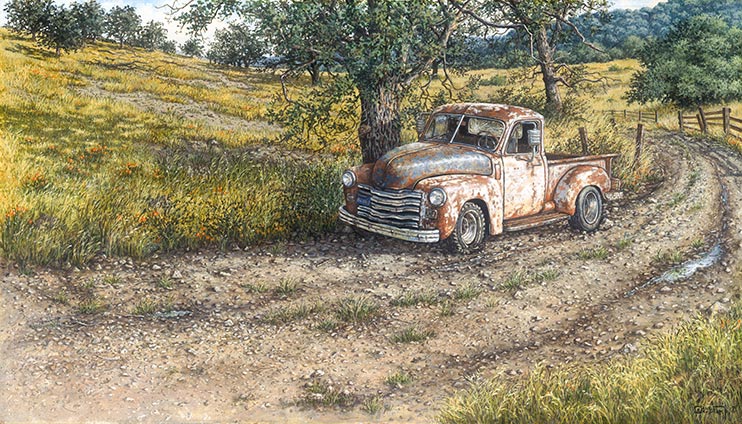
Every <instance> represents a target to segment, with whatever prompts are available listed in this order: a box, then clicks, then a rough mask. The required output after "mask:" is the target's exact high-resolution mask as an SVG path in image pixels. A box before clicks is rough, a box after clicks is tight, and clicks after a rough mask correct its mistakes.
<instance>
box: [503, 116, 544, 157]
mask: <svg viewBox="0 0 742 424" xmlns="http://www.w3.org/2000/svg"><path fill="white" fill-rule="evenodd" d="M535 129H538V123H537V122H518V123H517V124H515V126H514V127H513V132H511V133H510V138H509V139H508V144H507V147H506V150H505V152H506V153H508V154H521V153H531V148H530V147H529V146H528V131H530V130H535ZM536 153H539V151H538V150H536Z"/></svg>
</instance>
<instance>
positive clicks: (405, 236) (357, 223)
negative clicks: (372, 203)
mask: <svg viewBox="0 0 742 424" xmlns="http://www.w3.org/2000/svg"><path fill="white" fill-rule="evenodd" d="M338 217H339V218H340V220H341V221H343V222H344V223H346V224H349V225H352V226H354V227H358V228H360V229H362V230H366V231H370V232H372V233H376V234H381V235H384V236H389V237H394V238H398V239H401V240H407V241H416V242H421V243H437V242H438V241H439V240H440V238H441V236H440V231H438V230H413V229H410V228H397V227H392V226H391V225H386V224H379V223H378V222H372V221H369V220H368V219H366V218H361V217H359V216H356V215H353V214H351V213H350V212H348V211H347V210H345V206H341V207H340V210H339V215H338Z"/></svg>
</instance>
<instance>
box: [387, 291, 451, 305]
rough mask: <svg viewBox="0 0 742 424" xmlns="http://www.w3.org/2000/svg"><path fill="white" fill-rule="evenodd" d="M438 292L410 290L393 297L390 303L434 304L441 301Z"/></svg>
mask: <svg viewBox="0 0 742 424" xmlns="http://www.w3.org/2000/svg"><path fill="white" fill-rule="evenodd" d="M439 301H440V300H439V298H438V293H435V292H433V291H415V292H412V291H408V292H405V293H404V294H402V295H401V296H399V297H397V298H395V299H392V301H391V302H390V304H391V305H392V306H417V305H425V306H433V305H436V304H438V302H439Z"/></svg>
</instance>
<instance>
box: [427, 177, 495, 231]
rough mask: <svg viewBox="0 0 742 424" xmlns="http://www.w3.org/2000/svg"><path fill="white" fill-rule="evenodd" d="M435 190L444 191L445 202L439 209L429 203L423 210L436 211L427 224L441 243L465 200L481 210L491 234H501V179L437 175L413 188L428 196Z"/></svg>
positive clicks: (451, 228)
mask: <svg viewBox="0 0 742 424" xmlns="http://www.w3.org/2000/svg"><path fill="white" fill-rule="evenodd" d="M436 187H439V188H442V189H443V190H444V191H445V192H446V195H447V200H446V203H444V204H443V206H441V207H440V208H433V206H431V205H430V204H429V203H428V204H427V205H426V207H428V208H430V209H435V210H437V217H436V218H435V219H434V220H431V221H429V222H428V223H429V224H432V225H433V226H435V227H436V228H437V229H438V230H439V231H440V238H441V240H443V239H446V238H448V237H449V236H450V235H451V233H452V232H453V230H454V228H455V227H456V220H457V219H458V217H459V211H461V207H462V206H464V203H466V202H469V201H475V202H477V203H479V204H480V206H482V207H483V209H484V212H485V213H486V214H487V218H488V223H489V225H488V226H489V232H490V234H491V235H495V234H500V233H502V183H501V180H498V179H496V178H493V177H491V176H485V175H454V176H439V177H432V178H426V179H424V180H422V181H420V182H419V183H418V184H417V185H416V186H415V189H417V190H422V191H424V192H425V193H429V192H430V190H432V189H434V188H436ZM426 199H427V196H426ZM426 202H427V200H426Z"/></svg>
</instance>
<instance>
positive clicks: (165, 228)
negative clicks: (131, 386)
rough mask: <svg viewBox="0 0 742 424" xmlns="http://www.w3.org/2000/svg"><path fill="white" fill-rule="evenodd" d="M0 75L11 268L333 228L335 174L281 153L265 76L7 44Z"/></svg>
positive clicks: (0, 37) (101, 49)
mask: <svg viewBox="0 0 742 424" xmlns="http://www.w3.org/2000/svg"><path fill="white" fill-rule="evenodd" d="M0 70H1V72H2V74H1V75H0V76H1V78H0V120H1V121H0V122H1V123H2V127H3V134H2V139H1V140H0V142H1V143H2V149H3V151H4V152H6V154H4V155H3V156H2V159H0V160H2V164H0V168H2V175H1V176H0V178H2V180H1V181H2V183H3V184H2V190H3V191H2V198H0V210H2V211H3V214H5V219H4V220H3V233H2V236H1V237H0V248H1V249H2V251H3V252H4V254H5V256H6V257H8V258H11V259H13V260H16V261H18V262H20V263H39V264H77V265H80V264H84V263H85V262H87V261H88V260H89V259H90V258H92V257H93V256H94V255H95V254H97V253H99V252H101V253H105V254H108V255H112V254H113V255H117V254H120V255H127V256H134V257H143V256H146V255H148V254H151V253H152V252H154V251H156V250H169V249H173V248H195V247H199V246H204V245H210V244H218V245H221V246H224V247H227V246H230V247H231V246H232V245H234V244H237V245H242V246H244V245H245V244H246V243H250V242H252V241H256V240H264V239H270V238H274V237H281V236H285V235H288V234H299V235H302V236H306V235H312V234H316V233H317V232H318V231H322V230H324V229H326V228H327V227H328V226H331V225H334V217H333V215H332V212H334V208H335V205H336V204H337V203H339V197H338V194H337V190H336V183H335V180H336V174H337V173H338V172H339V171H338V166H339V165H335V164H331V165H323V164H322V163H320V162H319V161H318V159H316V158H314V159H312V160H295V159H296V158H295V157H294V159H293V160H292V157H293V156H292V155H291V154H289V155H288V156H287V155H286V154H285V153H280V154H278V153H277V150H276V148H275V147H274V146H273V144H272V143H273V142H274V141H275V140H276V139H277V136H278V134H279V133H280V129H279V128H277V127H275V126H273V125H270V124H269V123H267V122H266V117H265V114H266V108H267V104H268V102H269V101H270V98H271V97H272V96H273V95H274V93H275V89H276V87H277V82H276V77H274V76H273V75H271V74H260V73H250V72H245V71H239V70H232V69H223V68H218V67H214V66H210V65H208V64H207V63H205V62H203V61H200V60H193V59H186V58H182V57H178V56H171V55H165V54H162V53H158V52H146V51H144V50H140V49H119V48H117V47H116V46H114V45H109V44H105V43H102V44H97V45H95V46H91V47H89V48H86V49H85V50H83V51H81V52H78V53H74V54H70V55H65V56H63V57H61V58H56V57H54V56H53V55H52V54H50V53H48V52H47V51H44V50H41V49H39V48H37V47H35V46H34V45H33V44H32V43H30V42H28V41H25V40H21V39H17V38H14V37H12V36H9V35H8V33H7V32H4V31H3V32H0ZM31 117H32V119H30V118H31ZM300 157H302V158H305V157H308V156H306V155H303V156H300ZM301 185H304V186H305V188H306V189H307V190H305V191H304V190H303V191H301V192H297V190H295V187H297V186H301ZM313 190H314V192H315V193H321V194H320V195H319V196H317V197H312V198H307V197H306V196H308V195H309V194H308V193H312V192H313ZM328 196H329V197H328ZM295 208H301V210H302V213H301V214H297V213H296V209H295ZM330 210H331V211H330ZM227 211H229V213H227ZM328 211H330V212H329V213H328Z"/></svg>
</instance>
